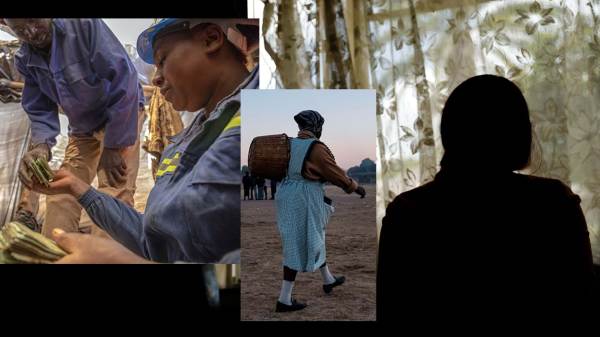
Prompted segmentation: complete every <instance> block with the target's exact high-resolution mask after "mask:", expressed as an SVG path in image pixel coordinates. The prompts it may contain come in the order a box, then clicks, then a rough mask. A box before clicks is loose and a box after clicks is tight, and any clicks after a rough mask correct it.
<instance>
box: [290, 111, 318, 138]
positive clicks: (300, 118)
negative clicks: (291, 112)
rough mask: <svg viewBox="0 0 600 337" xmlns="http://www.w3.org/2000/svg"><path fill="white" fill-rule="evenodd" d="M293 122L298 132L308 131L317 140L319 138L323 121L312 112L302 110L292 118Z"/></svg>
mask: <svg viewBox="0 0 600 337" xmlns="http://www.w3.org/2000/svg"><path fill="white" fill-rule="evenodd" d="M294 120H295V121H296V123H298V127H299V128H300V130H308V131H310V132H312V133H313V134H314V135H315V136H316V137H317V138H321V131H322V129H323V123H325V119H324V118H323V116H321V115H320V114H319V113H318V112H316V111H314V110H304V111H302V112H300V113H299V114H297V115H296V116H294Z"/></svg>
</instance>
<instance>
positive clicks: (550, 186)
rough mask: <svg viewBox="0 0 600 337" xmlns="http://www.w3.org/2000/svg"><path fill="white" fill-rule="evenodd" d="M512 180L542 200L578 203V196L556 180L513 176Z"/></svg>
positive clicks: (530, 176) (523, 175) (520, 175)
mask: <svg viewBox="0 0 600 337" xmlns="http://www.w3.org/2000/svg"><path fill="white" fill-rule="evenodd" d="M513 177H514V179H515V180H516V181H517V182H518V183H520V184H522V185H523V187H527V188H528V189H529V190H530V191H532V192H533V193H535V194H539V195H540V196H541V197H542V198H544V199H548V198H553V199H556V200H562V201H564V200H567V199H568V200H571V201H573V202H580V201H581V199H580V198H579V196H578V195H577V194H575V193H573V191H572V190H571V188H570V187H569V186H567V185H566V184H565V183H563V182H562V181H560V180H558V179H552V178H544V177H538V176H533V175H525V174H516V173H515V174H513Z"/></svg>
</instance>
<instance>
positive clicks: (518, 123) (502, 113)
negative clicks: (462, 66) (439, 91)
mask: <svg viewBox="0 0 600 337" xmlns="http://www.w3.org/2000/svg"><path fill="white" fill-rule="evenodd" d="M440 129H441V130H440V132H441V136H442V144H443V145H444V157H443V158H442V162H441V165H442V167H461V168H467V169H471V170H473V171H476V170H477V171H484V172H485V171H487V172H489V171H515V170H521V169H523V168H525V167H527V166H528V164H529V160H530V154H531V144H532V134H531V132H532V130H531V122H530V120H529V109H528V108H527V102H526V101H525V98H524V97H523V94H522V93H521V90H519V88H518V87H517V86H516V85H515V84H514V83H513V82H511V81H509V80H508V79H506V78H503V77H499V76H494V75H481V76H475V77H471V78H469V79H468V80H466V81H464V82H463V83H461V84H460V85H459V86H458V87H456V89H454V91H453V92H452V94H450V97H448V100H447V101H446V105H445V106H444V110H443V112H442V121H441V128H440Z"/></svg>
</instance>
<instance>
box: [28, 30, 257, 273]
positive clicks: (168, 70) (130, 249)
mask: <svg viewBox="0 0 600 337" xmlns="http://www.w3.org/2000/svg"><path fill="white" fill-rule="evenodd" d="M236 24H238V25H239V24H254V25H256V24H257V22H256V21H251V20H243V19H240V20H233V19H231V20H222V19H210V20H201V19H189V20H188V19H164V20H162V21H161V22H159V23H158V24H156V25H155V26H153V27H150V28H149V29H148V30H146V31H144V32H143V33H142V34H141V35H140V37H139V38H138V53H139V54H140V56H141V57H142V59H144V61H146V62H148V63H154V64H155V65H156V66H157V72H156V75H155V77H154V79H153V83H154V85H156V86H158V87H160V88H161V92H162V94H163V95H164V96H165V98H166V99H167V100H168V101H169V102H171V103H172V104H173V107H174V108H175V109H176V110H180V111H181V110H187V111H197V110H200V109H202V110H201V111H200V112H199V113H198V115H197V116H196V118H195V120H194V121H193V122H192V124H191V125H190V126H188V127H187V128H186V129H185V130H183V131H182V132H181V133H180V134H179V135H178V136H176V137H175V138H174V139H173V142H174V144H172V145H170V146H168V147H167V148H166V149H165V151H164V153H163V156H162V158H161V164H160V166H159V169H158V172H157V179H156V184H155V186H154V188H153V190H152V191H151V192H150V195H149V197H148V201H147V207H146V211H145V213H144V214H140V213H138V212H136V211H135V210H134V209H132V208H130V207H128V206H127V205H125V204H124V203H122V202H120V201H119V200H117V199H115V198H112V197H110V196H108V195H106V194H103V193H100V192H98V191H97V190H95V189H94V188H92V187H90V186H89V185H87V184H86V183H84V182H83V181H81V180H79V179H77V178H76V177H74V176H73V175H71V174H69V173H68V172H66V171H58V172H57V173H56V176H55V179H54V181H53V182H52V183H51V184H50V186H49V187H47V188H46V187H43V186H40V185H39V184H37V185H36V190H37V191H39V192H42V193H47V194H58V193H70V194H72V195H73V196H74V197H75V198H76V199H77V200H78V201H79V203H80V204H81V205H82V207H83V208H85V210H86V211H87V213H88V214H89V215H90V217H91V218H92V220H93V221H94V222H95V223H96V224H97V225H98V226H100V227H101V228H102V229H104V230H105V231H107V232H108V233H109V234H110V235H111V237H112V238H114V239H115V240H116V241H118V242H119V243H120V244H121V245H122V246H121V245H119V244H117V243H115V242H112V241H111V240H102V239H100V238H92V237H90V236H86V235H81V234H75V233H64V232H62V233H61V232H60V231H58V232H56V233H53V234H54V235H55V238H56V240H57V242H58V244H59V245H61V246H62V247H63V248H65V250H67V251H68V252H69V253H70V254H69V255H68V256H66V257H65V258H63V259H62V260H60V261H59V262H65V263H67V262H73V263H93V262H99V263H119V262H124V263H143V262H148V260H150V261H155V262H176V261H186V262H199V263H216V262H225V263H239V254H227V253H230V252H232V251H233V252H235V251H238V252H239V248H240V201H239V196H238V194H239V185H240V179H239V167H240V166H239V165H240V164H239V163H240V116H239V107H240V90H241V89H256V88H258V67H257V68H255V69H254V70H253V71H252V73H248V70H247V69H246V67H245V56H244V51H245V50H244V51H242V50H239V49H238V48H236V46H235V45H234V44H233V43H232V42H230V41H228V39H227V35H226V34H225V32H227V29H229V28H232V29H237V26H236ZM241 31H243V32H248V31H249V30H247V29H244V30H241ZM254 40H257V39H256V38H255V37H253V38H252V41H254ZM252 41H250V40H248V41H246V42H248V43H244V44H242V45H250V44H251V42H252ZM199 74H201V76H200V75H199ZM123 246H124V247H123ZM223 256H228V257H229V261H222V258H223ZM232 256H233V258H231V257H232Z"/></svg>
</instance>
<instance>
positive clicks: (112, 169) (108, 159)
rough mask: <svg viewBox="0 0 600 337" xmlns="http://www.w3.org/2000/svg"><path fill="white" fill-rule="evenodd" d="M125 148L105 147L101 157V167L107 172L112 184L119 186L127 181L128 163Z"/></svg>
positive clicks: (109, 182) (109, 181)
mask: <svg viewBox="0 0 600 337" xmlns="http://www.w3.org/2000/svg"><path fill="white" fill-rule="evenodd" d="M124 152H125V149H107V148H104V150H103V151H102V156H101V157H100V164H99V168H100V169H101V170H104V172H105V173H106V179H107V180H108V184H109V185H110V186H113V187H115V186H119V185H122V184H124V183H125V182H127V164H126V163H125V160H124V159H123V154H124Z"/></svg>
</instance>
